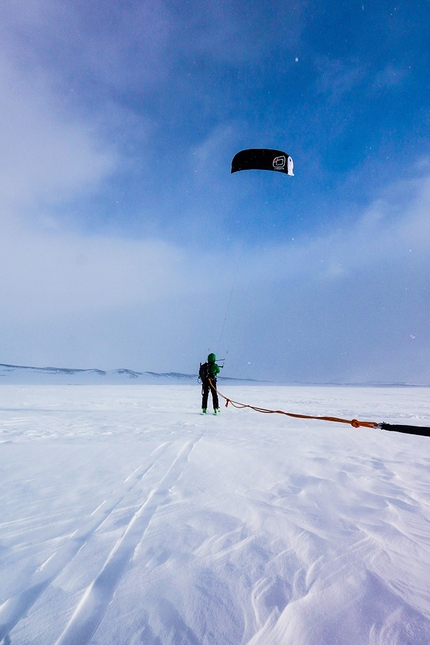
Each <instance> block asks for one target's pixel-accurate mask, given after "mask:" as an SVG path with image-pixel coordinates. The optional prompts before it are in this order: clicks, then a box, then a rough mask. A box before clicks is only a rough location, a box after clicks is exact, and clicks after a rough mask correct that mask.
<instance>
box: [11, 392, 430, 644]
mask: <svg viewBox="0 0 430 645" xmlns="http://www.w3.org/2000/svg"><path fill="white" fill-rule="evenodd" d="M226 394H228V395H229V396H230V397H231V398H233V399H236V400H239V401H243V402H245V403H252V404H256V405H260V406H264V407H270V408H281V409H284V410H286V411H288V412H298V413H305V414H316V415H321V414H334V415H336V416H340V417H345V418H354V417H356V418H359V419H361V420H371V421H377V422H381V421H385V422H388V423H405V424H412V425H427V426H428V425H430V408H429V389H428V388H334V387H333V388H332V387H306V388H304V387H272V386H253V387H244V386H236V387H232V386H229V387H228V392H226ZM199 407H200V390H199V388H198V387H196V386H193V385H177V386H166V385H158V386H157V385H146V386H139V385H135V386H133V385H123V386H110V385H106V386H90V385H84V386H59V385H57V386H55V385H53V386H47V385H45V386H36V385H28V386H24V385H3V386H2V387H0V415H1V416H0V418H1V424H0V441H1V442H2V443H1V445H0V468H1V473H0V476H1V488H0V501H1V507H0V508H1V515H0V570H1V576H0V642H1V641H2V639H3V642H4V643H5V644H7V643H10V644H12V645H24V644H25V645H27V644H29V643H31V645H49V644H52V645H54V644H55V645H85V644H86V643H92V644H94V645H96V644H97V645H111V644H112V645H114V644H115V645H125V644H127V645H139V644H142V645H143V644H144V645H230V644H231V645H240V644H243V645H245V644H247V645H336V644H338V645H339V644H340V645H365V644H366V645H368V644H369V645H376V644H378V645H387V644H389V645H428V643H429V642H430V576H429V571H430V524H429V519H430V475H429V468H430V440H429V439H428V438H425V437H417V436H410V435H402V434H398V433H394V432H385V431H383V430H370V429H365V428H361V429H358V430H355V429H353V428H352V427H350V426H347V425H346V426H344V425H340V424H339V425H338V424H333V423H328V422H321V421H301V420H295V419H289V418H287V417H284V416H281V415H262V414H258V413H256V412H253V411H251V410H235V409H231V408H228V409H227V410H225V409H223V410H222V413H221V415H220V416H219V417H215V416H212V415H210V416H204V415H199Z"/></svg>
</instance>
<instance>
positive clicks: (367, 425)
mask: <svg viewBox="0 0 430 645" xmlns="http://www.w3.org/2000/svg"><path fill="white" fill-rule="evenodd" d="M209 383H210V386H211V388H212V389H213V390H215V392H216V393H217V394H218V396H220V397H221V398H223V399H224V401H225V407H226V408H227V407H228V406H229V404H230V403H231V405H232V406H233V407H234V408H249V409H250V410H254V411H255V412H262V413H263V414H284V415H285V416H287V417H294V418H295V419H318V420H319V421H334V422H335V423H348V424H349V425H351V426H352V427H353V428H378V427H379V424H378V423H376V422H374V421H357V419H339V418H338V417H314V416H310V415H308V414H294V413H293V412H284V410H269V409H268V408H259V407H258V406H256V405H248V404H247V403H239V402H238V401H233V399H229V398H228V397H227V396H224V394H221V392H219V391H218V390H217V388H216V387H215V386H214V384H213V383H212V381H211V380H210V379H209Z"/></svg>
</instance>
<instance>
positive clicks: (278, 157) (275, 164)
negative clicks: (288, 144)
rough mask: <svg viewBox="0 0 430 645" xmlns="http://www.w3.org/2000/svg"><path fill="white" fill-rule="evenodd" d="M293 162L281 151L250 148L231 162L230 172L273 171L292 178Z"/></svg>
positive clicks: (242, 151)
mask: <svg viewBox="0 0 430 645" xmlns="http://www.w3.org/2000/svg"><path fill="white" fill-rule="evenodd" d="M293 169H294V161H293V160H292V158H291V157H290V155H287V153H286V152H282V150H269V149H268V148H250V149H249V150H241V151H240V152H238V153H237V154H236V155H235V156H234V157H233V161H232V162H231V172H238V171H239V170H274V171H276V172H283V173H284V174H286V175H291V176H294V172H293Z"/></svg>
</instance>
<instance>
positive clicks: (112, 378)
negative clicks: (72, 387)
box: [0, 363, 256, 385]
mask: <svg viewBox="0 0 430 645" xmlns="http://www.w3.org/2000/svg"><path fill="white" fill-rule="evenodd" d="M219 380H222V381H236V382H238V383H240V382H244V381H248V382H250V381H251V382H252V380H251V379H236V378H228V377H226V378H224V377H219ZM254 382H256V381H254ZM2 383H3V384H5V383H10V384H13V383H22V384H31V383H35V384H77V385H79V384H91V385H92V384H94V385H103V384H112V385H116V384H118V385H120V384H122V383H124V384H132V383H142V384H145V383H147V384H154V383H160V384H161V383H162V384H165V383H189V384H194V383H196V384H197V374H182V373H181V372H149V371H148V372H136V371H135V370H130V369H125V368H121V369H115V370H100V369H96V368H94V369H79V368H70V367H31V366H28V365H8V364H6V363H0V385H1V384H2Z"/></svg>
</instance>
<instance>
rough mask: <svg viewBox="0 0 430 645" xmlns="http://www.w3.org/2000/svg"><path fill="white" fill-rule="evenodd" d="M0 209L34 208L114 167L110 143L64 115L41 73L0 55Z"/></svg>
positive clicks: (81, 188) (75, 192)
mask: <svg viewBox="0 0 430 645" xmlns="http://www.w3.org/2000/svg"><path fill="white" fill-rule="evenodd" d="M0 139H1V147H0V182H1V186H2V205H1V210H2V212H3V216H4V217H10V216H11V213H12V212H13V209H20V208H21V209H22V207H24V206H25V207H26V209H27V211H28V212H29V211H34V210H35V209H37V208H38V207H42V206H43V205H46V204H55V203H60V202H62V201H65V200H68V199H70V198H71V197H76V196H79V195H81V194H82V193H85V192H88V191H92V190H94V188H95V187H97V186H98V185H99V183H100V182H101V181H102V180H104V179H105V178H106V177H107V176H108V175H109V174H110V173H111V172H112V171H113V170H114V169H115V167H116V163H117V155H116V153H115V150H114V148H113V146H109V145H108V144H107V143H106V142H103V141H100V139H99V138H98V137H97V134H96V133H94V132H92V131H91V128H90V126H89V124H88V123H86V122H85V121H79V120H78V119H77V120H72V119H66V118H64V115H62V113H61V110H59V109H58V107H57V105H56V98H55V96H54V94H53V93H52V91H51V90H50V87H49V84H48V83H47V80H46V78H45V77H44V76H43V75H42V74H41V75H36V74H34V73H33V74H32V75H31V76H30V75H28V74H25V73H24V72H22V71H20V70H18V69H17V68H14V67H13V66H12V65H11V64H10V63H9V62H6V61H5V60H4V59H3V60H2V59H1V58H0Z"/></svg>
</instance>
